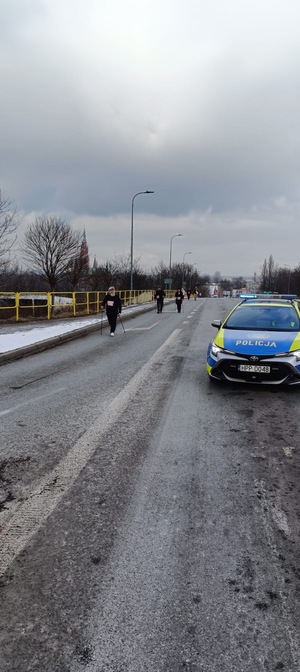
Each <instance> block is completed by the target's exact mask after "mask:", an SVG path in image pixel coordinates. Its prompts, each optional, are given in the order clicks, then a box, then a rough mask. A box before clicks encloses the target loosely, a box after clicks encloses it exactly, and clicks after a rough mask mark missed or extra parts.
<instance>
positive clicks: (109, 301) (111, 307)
mask: <svg viewBox="0 0 300 672" xmlns="http://www.w3.org/2000/svg"><path fill="white" fill-rule="evenodd" d="M102 307H103V308H105V310H106V315H107V319H108V324H109V326H110V335H111V336H114V335H115V331H116V324H117V317H118V314H121V312H122V303H121V299H120V298H119V296H118V294H116V290H115V287H109V289H108V293H107V294H106V295H105V297H104V299H103V301H102Z"/></svg>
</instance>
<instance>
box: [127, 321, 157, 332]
mask: <svg viewBox="0 0 300 672" xmlns="http://www.w3.org/2000/svg"><path fill="white" fill-rule="evenodd" d="M157 324H158V322H154V324H151V327H130V329H126V332H127V331H149V330H150V329H153V327H156V325H157Z"/></svg>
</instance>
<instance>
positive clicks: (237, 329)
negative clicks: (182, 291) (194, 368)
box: [206, 294, 300, 385]
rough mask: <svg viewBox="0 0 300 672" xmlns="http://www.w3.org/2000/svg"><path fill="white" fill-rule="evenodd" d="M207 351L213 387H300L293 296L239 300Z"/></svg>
mask: <svg viewBox="0 0 300 672" xmlns="http://www.w3.org/2000/svg"><path fill="white" fill-rule="evenodd" d="M211 324H212V326H213V327H217V329H218V333H217V335H216V336H215V338H213V339H212V341H211V342H210V344H209V346H208V350H207V367H206V368H207V373H208V375H209V378H210V379H211V380H214V381H221V380H224V381H231V382H235V383H237V382H240V383H258V384H267V385H280V384H286V385H300V305H299V301H298V300H297V296H295V295H284V294H282V295H276V296H274V295H272V296H268V295H265V294H263V295H257V294H256V295H244V296H243V295H241V296H240V302H239V303H238V304H237V305H236V306H235V307H234V308H233V310H232V311H231V312H230V313H229V315H228V316H227V317H226V319H225V320H224V321H221V320H214V321H213V322H212V323H211Z"/></svg>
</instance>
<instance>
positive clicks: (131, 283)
mask: <svg viewBox="0 0 300 672" xmlns="http://www.w3.org/2000/svg"><path fill="white" fill-rule="evenodd" d="M140 194H154V191H148V190H147V191H138V192H137V194H134V196H133V199H132V201H131V236H130V291H132V290H133V206H134V199H135V198H136V196H139V195H140Z"/></svg>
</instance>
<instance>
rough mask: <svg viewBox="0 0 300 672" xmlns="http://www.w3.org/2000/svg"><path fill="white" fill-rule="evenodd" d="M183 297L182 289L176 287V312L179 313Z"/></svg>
mask: <svg viewBox="0 0 300 672" xmlns="http://www.w3.org/2000/svg"><path fill="white" fill-rule="evenodd" d="M183 299H184V295H183V291H182V289H177V290H176V292H175V301H176V307H177V312H178V313H181V306H182V301H183Z"/></svg>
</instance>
